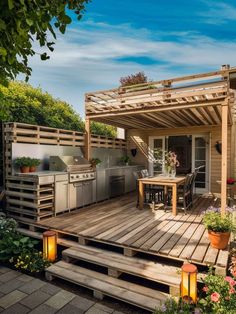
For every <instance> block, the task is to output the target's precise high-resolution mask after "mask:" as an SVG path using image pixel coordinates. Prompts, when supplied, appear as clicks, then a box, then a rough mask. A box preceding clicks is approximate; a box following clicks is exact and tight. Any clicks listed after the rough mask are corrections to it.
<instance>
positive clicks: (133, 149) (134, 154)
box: [130, 148, 137, 157]
mask: <svg viewBox="0 0 236 314" xmlns="http://www.w3.org/2000/svg"><path fill="white" fill-rule="evenodd" d="M130 151H131V154H132V156H133V157H135V156H136V155H137V148H131V150H130Z"/></svg>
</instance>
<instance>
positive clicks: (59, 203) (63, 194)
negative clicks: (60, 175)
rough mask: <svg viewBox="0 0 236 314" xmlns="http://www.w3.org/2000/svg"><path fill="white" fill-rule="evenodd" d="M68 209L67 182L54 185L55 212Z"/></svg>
mask: <svg viewBox="0 0 236 314" xmlns="http://www.w3.org/2000/svg"><path fill="white" fill-rule="evenodd" d="M67 209H69V184H68V181H61V182H56V184H55V212H56V213H59V212H62V211H64V210H67Z"/></svg>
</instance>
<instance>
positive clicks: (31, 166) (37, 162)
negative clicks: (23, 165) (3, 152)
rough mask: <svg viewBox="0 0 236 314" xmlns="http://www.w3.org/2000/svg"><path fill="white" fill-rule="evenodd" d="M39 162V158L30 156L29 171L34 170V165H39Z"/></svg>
mask: <svg viewBox="0 0 236 314" xmlns="http://www.w3.org/2000/svg"><path fill="white" fill-rule="evenodd" d="M40 163H41V161H40V159H37V158H31V160H30V169H29V172H35V171H36V167H38V166H39V165H40Z"/></svg>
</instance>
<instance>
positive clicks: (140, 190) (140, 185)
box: [139, 181, 144, 209]
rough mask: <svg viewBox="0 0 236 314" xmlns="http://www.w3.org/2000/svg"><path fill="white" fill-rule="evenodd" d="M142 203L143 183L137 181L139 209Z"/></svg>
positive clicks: (141, 207)
mask: <svg viewBox="0 0 236 314" xmlns="http://www.w3.org/2000/svg"><path fill="white" fill-rule="evenodd" d="M143 203H144V184H143V182H141V181H139V209H143Z"/></svg>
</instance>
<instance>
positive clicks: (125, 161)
mask: <svg viewBox="0 0 236 314" xmlns="http://www.w3.org/2000/svg"><path fill="white" fill-rule="evenodd" d="M120 161H121V162H122V163H124V164H125V165H126V166H128V165H129V162H130V158H129V156H122V157H121V159H120Z"/></svg>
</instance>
